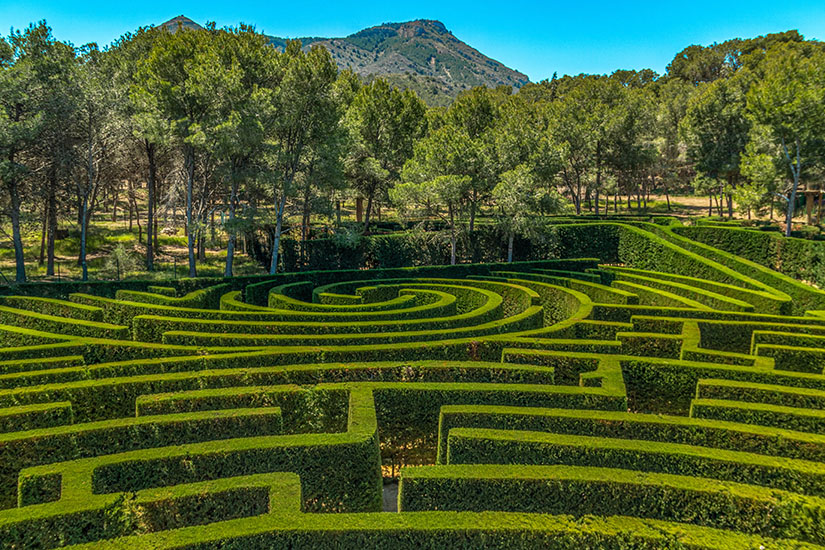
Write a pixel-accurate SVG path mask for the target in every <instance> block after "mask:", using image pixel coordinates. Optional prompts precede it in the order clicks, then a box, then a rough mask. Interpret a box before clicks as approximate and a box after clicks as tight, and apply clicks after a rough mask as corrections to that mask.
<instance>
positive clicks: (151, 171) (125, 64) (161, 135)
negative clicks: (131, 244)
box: [107, 28, 169, 271]
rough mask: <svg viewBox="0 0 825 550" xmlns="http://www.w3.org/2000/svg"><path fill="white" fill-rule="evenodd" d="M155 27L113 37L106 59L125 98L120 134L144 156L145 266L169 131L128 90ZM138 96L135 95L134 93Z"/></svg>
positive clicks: (150, 256)
mask: <svg viewBox="0 0 825 550" xmlns="http://www.w3.org/2000/svg"><path fill="white" fill-rule="evenodd" d="M161 32H165V31H164V30H161V29H157V28H141V29H138V31H137V32H135V33H134V34H131V33H128V34H126V35H124V36H123V37H122V38H121V39H119V40H117V41H116V42H115V43H114V45H113V46H112V48H110V49H109V50H108V52H107V54H108V56H107V59H108V62H109V63H110V64H112V65H113V66H114V68H113V72H114V86H115V88H116V89H118V90H119V94H118V95H125V96H126V97H128V100H124V101H117V102H116V103H115V109H117V111H118V116H119V118H120V119H121V121H122V124H123V125H124V132H123V137H124V138H125V139H126V140H130V139H131V140H133V141H135V142H136V143H135V145H136V148H137V149H138V150H139V151H140V153H139V155H136V156H138V157H140V156H142V157H144V158H143V160H145V164H143V163H140V164H142V165H143V166H145V170H146V190H147V203H146V269H147V270H149V271H153V270H154V268H155V259H154V258H155V243H156V242H157V232H156V226H157V223H156V218H155V215H156V211H157V203H158V200H157V196H158V183H159V182H158V164H159V161H158V156H159V152H160V150H161V148H163V147H164V146H165V145H168V143H167V142H168V140H169V133H168V128H167V125H166V124H165V122H164V121H163V119H161V118H160V117H159V116H156V113H153V112H151V111H149V112H146V111H142V110H141V109H140V105H139V104H136V102H135V97H134V96H131V97H130V91H131V90H132V89H133V87H134V86H136V85H137V70H138V67H139V65H140V61H141V60H142V59H144V58H146V57H148V55H149V54H150V52H151V50H152V44H153V42H154V40H155V38H156V37H157V36H158V34H159V33H161ZM138 97H139V96H138Z"/></svg>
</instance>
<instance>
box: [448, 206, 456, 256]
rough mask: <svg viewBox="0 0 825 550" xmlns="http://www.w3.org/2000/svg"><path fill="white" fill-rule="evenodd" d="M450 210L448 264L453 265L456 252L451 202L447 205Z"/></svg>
mask: <svg viewBox="0 0 825 550" xmlns="http://www.w3.org/2000/svg"><path fill="white" fill-rule="evenodd" d="M448 208H449V210H450V265H455V256H456V254H455V252H456V250H455V249H456V242H455V217H454V215H453V206H452V204H451V205H449V207H448Z"/></svg>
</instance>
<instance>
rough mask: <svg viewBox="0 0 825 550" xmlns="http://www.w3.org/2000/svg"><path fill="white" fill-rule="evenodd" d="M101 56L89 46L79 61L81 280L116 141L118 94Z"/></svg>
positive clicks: (84, 273)
mask: <svg viewBox="0 0 825 550" xmlns="http://www.w3.org/2000/svg"><path fill="white" fill-rule="evenodd" d="M101 55H102V54H101V52H100V50H98V49H97V46H96V45H94V44H90V45H88V46H85V47H84V48H83V49H82V55H81V56H80V57H79V58H78V62H79V64H80V65H79V68H78V73H77V74H78V81H79V86H78V89H79V94H78V95H79V98H78V109H77V130H78V137H79V140H78V149H79V157H80V158H82V166H83V176H82V177H76V186H77V195H78V199H79V203H80V215H79V217H78V219H79V220H80V254H79V258H78V263H79V264H80V267H81V269H82V279H83V280H84V281H86V280H88V278H89V268H88V265H87V262H86V242H87V235H88V230H89V221H90V219H91V215H92V210H93V208H94V204H95V202H96V199H97V193H98V190H99V188H100V184H101V181H102V177H103V175H104V173H103V171H104V163H106V162H107V161H109V160H110V155H111V148H112V141H113V138H114V137H115V136H116V128H115V124H116V122H115V121H116V119H115V117H114V112H115V108H114V105H115V101H114V100H115V93H114V90H113V89H112V77H111V74H109V72H108V71H106V70H104V67H103V64H102V63H101Z"/></svg>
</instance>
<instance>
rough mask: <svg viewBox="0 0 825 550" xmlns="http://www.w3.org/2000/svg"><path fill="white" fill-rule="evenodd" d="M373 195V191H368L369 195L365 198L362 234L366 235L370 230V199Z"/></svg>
mask: <svg viewBox="0 0 825 550" xmlns="http://www.w3.org/2000/svg"><path fill="white" fill-rule="evenodd" d="M374 194H375V191H374V190H370V193H369V195H368V196H367V209H366V211H365V212H364V234H367V233H368V232H369V230H370V214H371V213H372V197H373V195H374Z"/></svg>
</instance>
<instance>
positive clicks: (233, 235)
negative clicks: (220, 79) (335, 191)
mask: <svg viewBox="0 0 825 550" xmlns="http://www.w3.org/2000/svg"><path fill="white" fill-rule="evenodd" d="M217 40H218V51H219V52H220V53H219V55H220V56H221V63H222V64H223V65H224V66H234V67H237V68H238V70H237V71H235V72H234V73H233V74H234V76H235V77H236V78H237V79H238V81H237V82H235V83H233V85H232V86H229V87H227V91H228V92H231V93H228V94H227V95H225V96H223V97H221V98H219V100H218V102H217V105H216V107H217V108H218V110H219V115H218V118H219V121H218V122H217V123H216V124H215V125H214V126H213V127H212V128H211V129H210V132H209V136H208V142H209V144H210V146H211V148H212V150H214V152H215V155H216V160H217V163H218V169H217V170H218V173H219V177H220V178H221V179H222V180H223V181H224V182H225V184H226V186H227V187H228V196H227V197H226V203H227V204H226V214H227V221H226V223H225V224H224V230H225V231H226V232H227V234H228V237H229V238H228V241H227V245H226V263H225V267H224V276H225V277H231V276H232V274H233V261H234V257H235V246H236V241H237V233H238V225H239V220H238V219H237V218H236V215H237V210H238V207H239V202H240V196H241V192H242V190H243V188H244V187H245V185H246V183H247V182H248V181H249V180H251V179H253V178H254V177H255V176H256V174H257V173H258V172H259V171H260V170H261V169H262V166H263V163H264V156H265V155H266V153H267V151H268V150H269V147H270V144H269V143H268V142H267V138H268V128H269V127H270V126H271V125H272V124H274V123H275V114H276V110H275V104H274V87H275V86H276V85H277V83H278V80H279V78H280V73H281V71H280V66H279V63H280V59H279V55H278V54H277V52H276V51H275V50H274V49H273V48H272V46H271V45H270V44H269V40H268V39H267V38H266V37H265V36H264V35H262V34H259V33H256V32H255V31H254V30H253V29H251V28H249V27H245V26H241V27H240V28H239V29H229V30H226V31H224V32H222V33H220V34H219V35H218V36H217Z"/></svg>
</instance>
